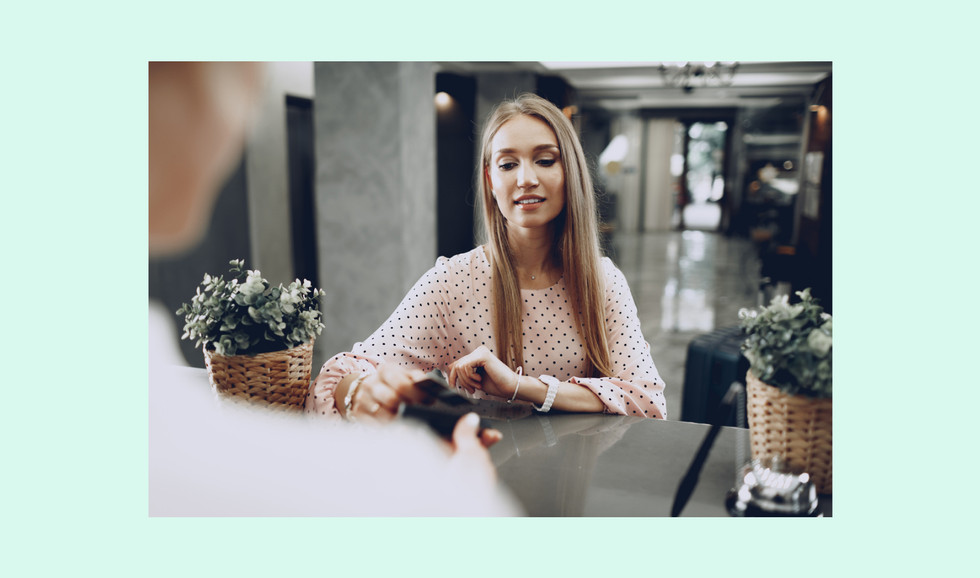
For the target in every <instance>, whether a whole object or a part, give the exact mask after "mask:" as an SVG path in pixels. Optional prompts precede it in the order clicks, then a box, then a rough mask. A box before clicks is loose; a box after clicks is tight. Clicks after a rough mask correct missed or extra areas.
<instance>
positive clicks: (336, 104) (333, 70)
mask: <svg viewBox="0 0 980 578" xmlns="http://www.w3.org/2000/svg"><path fill="white" fill-rule="evenodd" d="M314 75H315V81H314V82H315V90H316V100H315V104H314V112H313V114H314V123H315V133H316V151H315V152H316V162H317V169H316V212H317V233H318V248H317V249H318V259H319V271H320V286H321V287H322V288H323V289H324V290H325V291H326V293H327V294H326V296H325V298H324V307H323V314H324V323H325V324H326V329H325V330H324V332H323V334H322V335H321V336H320V338H319V339H318V341H317V345H316V352H315V356H314V362H315V363H317V364H318V365H319V363H321V362H322V361H323V360H325V359H326V358H329V357H330V356H331V355H333V354H335V353H337V352H340V351H349V350H350V348H351V346H352V345H353V344H354V343H355V342H357V341H361V340H363V339H365V338H367V337H368V335H370V334H371V332H373V331H374V330H375V329H377V327H378V326H379V325H380V324H381V323H383V322H384V320H385V319H387V318H388V316H389V315H390V314H391V313H392V312H393V311H394V310H395V308H396V307H397V306H398V304H399V302H400V301H401V299H402V298H403V297H404V296H405V294H406V293H407V292H408V290H409V288H411V286H412V284H414V283H415V281H417V280H418V278H419V277H420V276H421V275H422V274H423V273H424V272H425V271H426V270H427V269H428V268H430V267H432V266H433V264H434V263H435V258H436V161H435V159H436V141H435V138H436V117H435V105H434V102H433V98H434V95H435V67H434V65H432V64H431V63H421V62H404V63H397V62H318V63H316V64H315V70H314Z"/></svg>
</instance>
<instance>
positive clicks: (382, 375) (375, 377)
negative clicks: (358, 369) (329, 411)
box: [351, 364, 431, 420]
mask: <svg viewBox="0 0 980 578" xmlns="http://www.w3.org/2000/svg"><path fill="white" fill-rule="evenodd" d="M423 379H425V373H423V372H422V371H421V370H418V369H405V368H403V367H398V366H397V365H389V364H381V365H379V366H378V371H377V373H374V374H372V375H369V376H368V377H365V378H364V381H362V382H361V385H360V387H358V388H357V391H355V392H354V399H353V402H352V404H351V412H352V413H353V414H354V417H355V418H357V419H360V418H365V417H370V418H376V419H383V420H389V419H392V418H393V417H395V416H396V415H397V414H398V407H399V406H400V405H401V404H402V402H404V403H426V402H428V401H429V400H430V399H431V398H430V397H429V396H428V395H426V394H425V393H424V392H423V391H422V390H421V389H419V388H418V386H416V385H415V384H416V383H418V382H419V381H422V380H423Z"/></svg>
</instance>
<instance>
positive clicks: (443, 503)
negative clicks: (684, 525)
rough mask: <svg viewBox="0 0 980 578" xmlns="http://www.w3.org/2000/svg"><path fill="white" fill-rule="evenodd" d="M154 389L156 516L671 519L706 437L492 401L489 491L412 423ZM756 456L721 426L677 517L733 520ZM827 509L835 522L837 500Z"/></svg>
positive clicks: (175, 372)
mask: <svg viewBox="0 0 980 578" xmlns="http://www.w3.org/2000/svg"><path fill="white" fill-rule="evenodd" d="M149 381H150V392H149V393H150V395H149V404H150V407H149V412H150V420H149V429H150V431H149V439H150V446H149V462H150V463H149V510H150V514H151V515H154V516H226V515H245V516H256V515H258V516H325V515H326V516H403V515H410V516H460V515H462V516H490V515H530V516H603V517H610V516H669V515H670V511H671V505H672V503H673V500H674V495H675V492H676V490H677V487H678V484H679V483H680V480H681V479H682V478H683V477H684V474H685V473H686V471H687V468H688V466H689V464H690V462H691V459H692V458H693V456H694V455H695V454H696V453H697V450H698V447H699V446H700V444H701V441H702V439H703V438H704V436H705V434H706V433H707V431H708V429H709V427H708V426H706V425H703V424H697V423H688V422H679V421H662V420H653V419H646V418H637V417H626V416H613V415H593V414H560V413H550V414H537V413H535V412H532V411H530V410H529V408H526V407H520V406H508V405H505V404H499V403H498V404H488V403H485V402H484V403H481V404H478V405H477V406H476V407H475V409H476V411H477V413H480V414H481V416H483V418H484V420H485V423H487V424H489V425H491V426H492V427H494V428H496V429H499V430H500V431H501V432H502V433H503V440H502V441H500V442H499V443H497V444H496V445H494V446H493V447H492V448H491V449H490V456H491V459H492V461H493V463H494V465H495V466H496V470H497V476H498V478H499V482H500V483H499V484H497V485H496V486H497V488H496V489H492V490H487V489H485V488H482V486H481V484H482V482H481V481H480V480H475V481H467V482H465V483H454V484H449V483H445V484H440V482H439V480H442V479H446V480H448V479H451V478H447V477H441V474H440V471H441V468H445V465H444V464H445V461H446V459H445V447H444V446H443V444H441V443H440V441H439V440H437V439H435V436H434V435H432V434H431V433H430V432H429V431H428V430H427V429H426V428H425V427H424V426H421V425H417V424H415V423H413V422H411V421H409V420H402V422H400V423H398V424H391V425H387V426H384V427H376V428H370V427H367V426H362V425H359V426H351V424H347V423H336V422H334V421H333V420H324V419H317V418H312V417H306V416H304V415H301V414H292V413H288V412H274V411H269V410H266V409H265V408H255V407H253V406H251V405H250V404H247V403H243V402H237V401H235V400H233V399H229V398H226V397H224V396H218V395H216V394H214V393H213V392H212V391H211V388H210V386H209V384H208V379H207V374H206V372H205V371H204V370H203V369H193V368H169V369H168V370H167V371H164V372H160V371H156V372H154V371H153V370H151V375H150V380H149ZM243 406H247V407H243ZM328 421H329V423H324V422H328ZM748 447H749V444H748V432H747V431H746V430H744V429H739V428H729V427H725V428H722V429H721V431H720V432H719V435H718V437H717V439H716V441H715V444H714V446H713V448H712V450H711V452H710V454H709V455H708V459H707V461H706V462H705V464H704V468H703V470H702V472H701V476H700V482H699V484H698V486H697V488H696V489H695V490H694V492H693V494H692V495H691V498H690V500H689V501H688V503H687V505H686V507H685V508H684V510H683V511H682V512H681V515H682V516H701V517H704V516H728V513H727V510H726V508H725V497H726V495H727V493H728V492H729V491H730V490H731V489H732V488H733V487H734V486H735V483H736V472H737V471H738V469H739V467H740V466H741V465H742V464H744V463H745V462H746V461H747V460H748V455H747V452H748ZM400 460H401V461H402V462H403V463H399V461H400ZM372 464H373V465H372ZM820 502H821V511H822V513H823V514H824V515H830V514H831V509H832V503H831V500H830V497H829V496H821V497H820Z"/></svg>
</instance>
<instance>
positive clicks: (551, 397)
mask: <svg viewBox="0 0 980 578" xmlns="http://www.w3.org/2000/svg"><path fill="white" fill-rule="evenodd" d="M538 379H540V380H541V381H542V382H543V383H547V384H548V393H547V394H545V396H544V403H542V404H541V407H538V406H536V405H534V404H533V403H532V404H531V407H533V408H534V409H536V410H538V411H540V412H541V413H547V412H549V411H551V404H553V403H555V396H556V395H558V388H559V387H560V386H561V382H560V381H558V380H557V379H555V378H554V377H551V376H550V375H539V376H538Z"/></svg>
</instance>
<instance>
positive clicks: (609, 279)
mask: <svg viewBox="0 0 980 578" xmlns="http://www.w3.org/2000/svg"><path fill="white" fill-rule="evenodd" d="M599 268H600V270H601V271H602V276H603V278H605V280H606V291H607V292H608V291H611V290H613V289H614V288H616V287H620V286H626V287H629V285H628V283H627V282H626V276H625V275H623V272H622V271H620V270H619V267H617V266H616V263H614V262H613V260H612V259H610V258H609V257H603V258H602V259H601V260H600V265H599Z"/></svg>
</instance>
